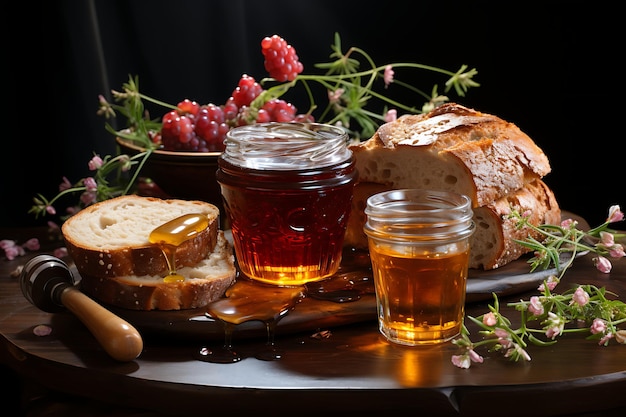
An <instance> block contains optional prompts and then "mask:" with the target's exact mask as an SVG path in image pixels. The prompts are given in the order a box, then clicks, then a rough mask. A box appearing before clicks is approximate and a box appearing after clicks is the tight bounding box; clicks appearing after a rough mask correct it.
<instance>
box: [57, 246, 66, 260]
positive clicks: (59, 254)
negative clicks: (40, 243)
mask: <svg viewBox="0 0 626 417" xmlns="http://www.w3.org/2000/svg"><path fill="white" fill-rule="evenodd" d="M53 255H54V256H56V257H57V258H64V257H66V256H67V255H68V253H67V248H66V247H65V246H64V247H61V248H56V249H55V250H54V252H53Z"/></svg>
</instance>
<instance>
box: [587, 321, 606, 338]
mask: <svg viewBox="0 0 626 417" xmlns="http://www.w3.org/2000/svg"><path fill="white" fill-rule="evenodd" d="M589 331H590V332H591V333H592V334H598V333H604V332H605V331H606V321H604V320H602V319H598V318H596V319H593V323H591V328H590V329H589Z"/></svg>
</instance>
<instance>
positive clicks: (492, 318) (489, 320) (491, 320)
mask: <svg viewBox="0 0 626 417" xmlns="http://www.w3.org/2000/svg"><path fill="white" fill-rule="evenodd" d="M497 322H498V320H497V319H496V315H495V314H493V311H491V312H489V313H487V314H485V315H483V324H485V325H487V326H495V325H496V323H497Z"/></svg>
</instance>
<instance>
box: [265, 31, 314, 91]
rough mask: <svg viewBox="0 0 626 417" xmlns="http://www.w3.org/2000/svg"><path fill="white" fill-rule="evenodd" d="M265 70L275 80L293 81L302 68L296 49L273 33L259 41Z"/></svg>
mask: <svg viewBox="0 0 626 417" xmlns="http://www.w3.org/2000/svg"><path fill="white" fill-rule="evenodd" d="M261 52H262V53H263V56H264V57H265V62H264V64H265V70H266V71H267V72H268V73H269V74H270V77H272V78H274V79H275V80H276V81H280V82H284V81H293V80H294V79H295V78H296V77H297V76H298V74H300V73H301V72H302V71H303V70H304V66H303V65H302V63H301V62H300V60H299V58H298V55H297V54H296V50H295V49H294V48H293V47H292V46H291V45H289V44H288V43H287V42H286V41H285V40H284V39H283V38H281V37H280V36H278V35H274V36H272V37H271V38H270V37H265V38H264V39H263V40H262V41H261Z"/></svg>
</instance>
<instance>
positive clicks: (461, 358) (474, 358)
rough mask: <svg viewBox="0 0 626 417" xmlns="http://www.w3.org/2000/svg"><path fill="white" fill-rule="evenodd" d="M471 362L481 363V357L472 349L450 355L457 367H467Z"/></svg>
mask: <svg viewBox="0 0 626 417" xmlns="http://www.w3.org/2000/svg"><path fill="white" fill-rule="evenodd" d="M472 362H476V363H483V357H482V356H480V355H479V354H478V353H476V352H475V351H474V349H468V350H467V352H465V353H464V354H462V355H452V363H453V364H454V366H456V367H458V368H461V369H467V368H469V367H470V365H471V363H472Z"/></svg>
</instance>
